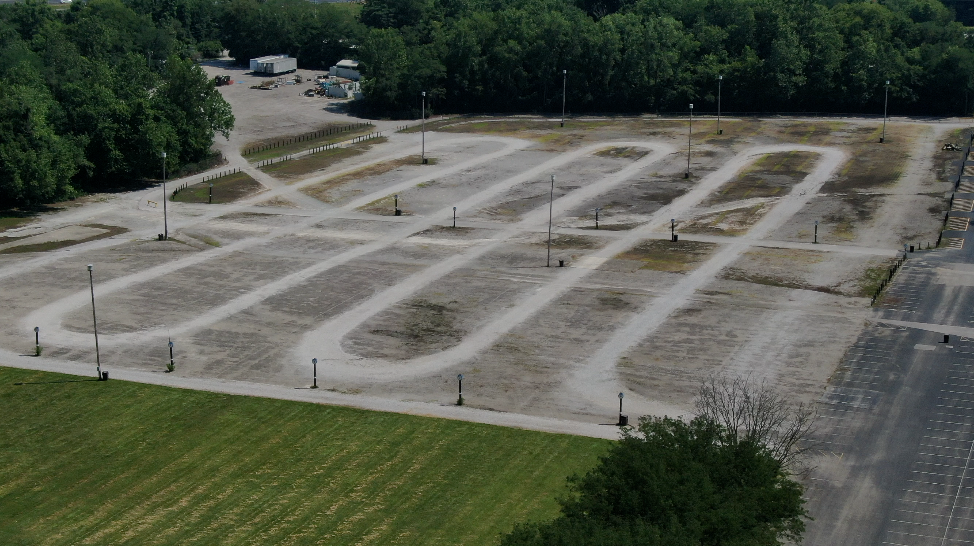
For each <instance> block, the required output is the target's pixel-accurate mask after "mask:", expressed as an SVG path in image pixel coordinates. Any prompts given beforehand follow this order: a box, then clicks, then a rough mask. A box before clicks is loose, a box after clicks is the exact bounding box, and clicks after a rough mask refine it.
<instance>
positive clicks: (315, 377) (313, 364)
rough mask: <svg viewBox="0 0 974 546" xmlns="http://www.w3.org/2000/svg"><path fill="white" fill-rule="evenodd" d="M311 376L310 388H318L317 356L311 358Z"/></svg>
mask: <svg viewBox="0 0 974 546" xmlns="http://www.w3.org/2000/svg"><path fill="white" fill-rule="evenodd" d="M311 377H312V379H311V380H312V383H311V388H312V389H317V388H318V359H317V358H312V359H311Z"/></svg>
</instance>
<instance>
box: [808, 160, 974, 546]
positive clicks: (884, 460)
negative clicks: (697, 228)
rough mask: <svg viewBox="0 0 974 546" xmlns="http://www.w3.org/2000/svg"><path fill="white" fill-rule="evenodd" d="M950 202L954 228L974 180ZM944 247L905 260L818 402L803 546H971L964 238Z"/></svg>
mask: <svg viewBox="0 0 974 546" xmlns="http://www.w3.org/2000/svg"><path fill="white" fill-rule="evenodd" d="M971 164H974V162H972V161H969V162H968V165H971ZM958 190H959V191H958V193H956V194H955V196H954V197H955V198H954V203H956V204H958V206H954V207H953V208H954V209H956V210H954V211H952V212H951V213H950V216H952V217H953V216H956V217H958V218H960V220H952V221H951V222H950V226H951V227H957V228H960V227H966V222H964V221H963V218H970V217H972V216H974V213H972V212H970V208H971V207H969V206H968V202H966V201H963V200H962V199H969V200H972V203H974V177H968V176H965V177H963V179H962V180H961V183H960V187H959V188H958ZM965 209H966V210H965ZM944 237H945V239H948V241H949V242H950V243H952V244H953V246H954V247H953V248H941V249H940V250H933V251H922V252H915V253H911V254H908V259H907V260H906V262H905V263H904V265H903V267H902V268H901V269H900V271H899V272H898V273H897V274H896V277H895V279H894V282H893V284H892V285H891V286H890V287H889V288H888V289H887V291H886V293H885V296H884V297H883V298H882V299H881V300H880V301H879V302H877V305H876V309H875V314H874V319H873V320H872V321H871V323H870V325H869V326H868V327H867V328H866V329H865V330H864V331H863V333H862V334H861V335H860V337H859V339H858V340H857V342H856V344H855V345H854V346H853V347H852V348H851V349H850V350H849V352H848V354H847V355H846V357H845V361H844V362H843V364H842V366H840V368H839V370H838V372H837V373H836V375H835V376H834V377H833V378H832V381H831V382H830V385H829V387H828V388H827V390H826V392H825V394H824V395H823V397H822V399H821V402H820V404H819V407H818V410H819V414H820V417H819V421H818V427H817V428H818V432H817V436H818V437H819V440H820V441H821V445H820V457H819V458H818V460H817V461H816V465H817V468H816V469H815V470H814V471H813V472H812V474H811V476H810V480H811V481H810V484H811V485H810V487H809V491H808V493H809V504H808V508H809V511H810V512H811V515H812V516H813V517H814V518H815V520H814V521H812V522H810V523H809V525H808V532H807V533H806V538H805V541H804V544H806V545H815V546H840V545H849V546H852V545H856V546H859V545H873V544H875V545H879V544H887V545H910V546H921V545H922V546H926V545H931V546H932V545H939V546H946V545H958V544H974V234H972V231H968V230H964V231H961V230H959V229H958V230H951V231H946V232H945V233H944ZM945 333H948V334H950V338H949V340H948V341H947V342H946V343H945V342H944V334H945Z"/></svg>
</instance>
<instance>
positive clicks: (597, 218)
mask: <svg viewBox="0 0 974 546" xmlns="http://www.w3.org/2000/svg"><path fill="white" fill-rule="evenodd" d="M600 210H602V209H601V208H598V207H596V208H595V229H599V211H600Z"/></svg>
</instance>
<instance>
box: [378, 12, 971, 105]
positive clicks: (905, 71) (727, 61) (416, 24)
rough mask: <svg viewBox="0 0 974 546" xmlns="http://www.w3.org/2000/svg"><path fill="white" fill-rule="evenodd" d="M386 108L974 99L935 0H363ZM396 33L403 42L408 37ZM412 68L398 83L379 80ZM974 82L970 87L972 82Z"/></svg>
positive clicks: (965, 40)
mask: <svg viewBox="0 0 974 546" xmlns="http://www.w3.org/2000/svg"><path fill="white" fill-rule="evenodd" d="M361 18H362V22H364V23H366V24H367V25H369V26H370V27H372V30H370V31H369V35H368V37H367V38H365V42H366V43H369V42H370V41H371V42H372V43H376V42H377V41H378V40H384V41H387V42H388V41H391V40H392V38H391V37H390V35H389V33H390V32H393V31H394V32H396V33H397V34H398V35H399V36H401V37H402V40H403V45H404V49H405V53H404V55H403V53H402V52H400V50H399V49H397V50H396V55H397V57H402V56H404V57H405V59H406V60H405V61H404V62H397V63H388V62H384V60H383V59H377V58H373V57H369V56H368V55H367V54H365V52H364V51H363V52H362V55H361V57H362V60H363V64H364V66H363V68H364V70H365V74H366V76H367V79H368V80H372V81H373V84H371V85H372V87H369V88H368V89H371V90H374V91H373V92H372V93H368V92H367V93H366V94H367V95H368V96H369V99H370V100H371V101H372V107H373V108H374V110H375V111H377V112H386V113H399V114H402V115H408V114H410V113H412V111H413V110H415V108H416V106H415V105H416V102H417V99H416V97H415V95H416V89H423V90H426V91H427V92H428V93H429V95H430V96H431V97H432V98H433V104H434V106H435V107H436V108H437V109H438V110H439V111H446V112H485V111H486V112H502V111H552V110H555V109H558V108H560V105H561V87H562V81H561V80H562V70H568V85H569V92H568V94H567V98H568V104H569V108H570V109H572V110H574V111H630V112H647V111H648V112H653V111H674V110H675V111H685V110H686V108H687V104H688V103H689V102H696V103H698V106H697V108H698V109H699V108H701V107H702V108H703V109H705V110H706V109H711V108H716V101H717V91H718V77H719V76H723V82H722V84H723V85H722V99H723V101H722V102H723V103H724V104H723V105H724V108H725V109H728V110H733V111H831V112H873V113H875V112H881V111H882V104H883V97H884V91H885V81H886V80H889V81H890V98H891V101H893V103H894V104H895V105H896V111H897V112H909V113H918V114H919V113H929V114H960V113H963V112H969V111H970V105H969V102H968V101H969V99H968V97H967V95H966V93H968V91H969V90H970V89H971V88H972V86H974V81H972V76H974V51H972V44H974V42H972V38H969V37H967V35H966V33H965V28H964V26H963V25H961V24H960V23H958V22H956V21H954V20H953V14H952V13H951V11H949V10H948V9H946V8H945V7H944V6H943V5H942V4H940V3H939V2H938V1H937V0H881V1H880V2H878V3H876V2H866V1H853V2H835V1H824V2H815V1H811V0H804V1H800V2H786V1H784V0H579V1H578V2H572V1H569V0H492V1H486V0H367V1H366V4H365V7H364V9H363V11H362V16H361ZM400 49H401V48H400ZM387 79H388V80H395V81H399V82H403V84H401V85H398V86H396V88H397V90H396V91H395V93H394V96H393V95H391V94H390V89H388V87H391V86H387V85H386V84H385V83H383V82H382V80H387ZM971 98H974V97H971Z"/></svg>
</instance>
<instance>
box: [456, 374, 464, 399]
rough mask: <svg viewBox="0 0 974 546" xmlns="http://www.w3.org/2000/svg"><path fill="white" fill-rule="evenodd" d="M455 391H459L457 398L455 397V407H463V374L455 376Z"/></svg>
mask: <svg viewBox="0 0 974 546" xmlns="http://www.w3.org/2000/svg"><path fill="white" fill-rule="evenodd" d="M457 389H458V391H459V396H458V397H457V405H458V406H462V405H463V374H462V373H460V374H457Z"/></svg>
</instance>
